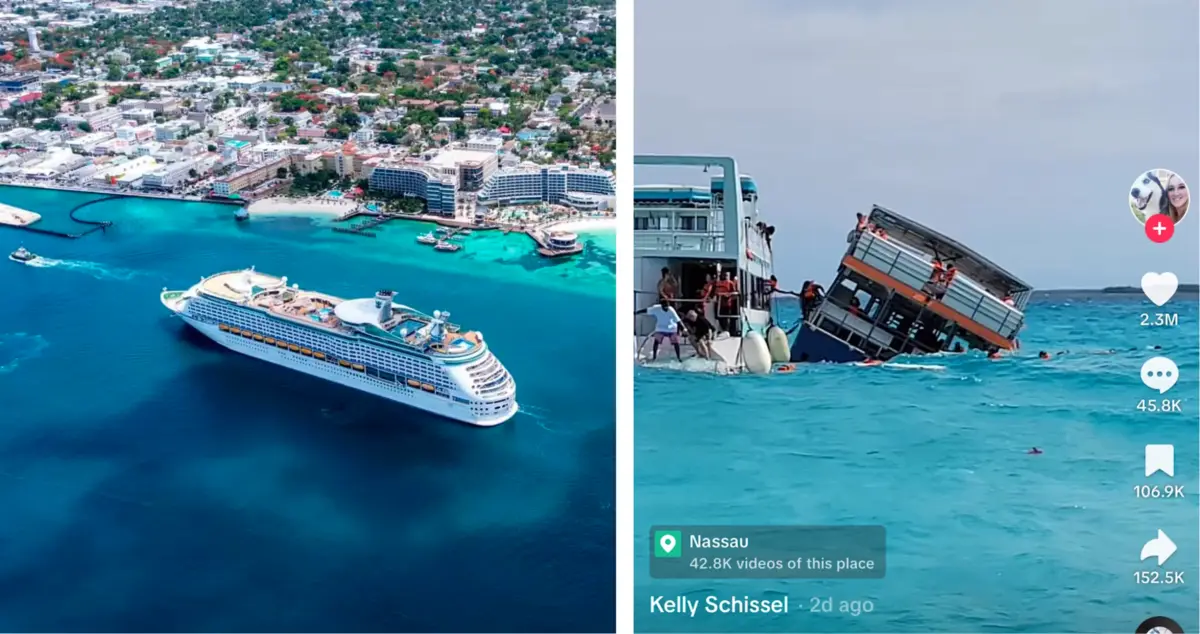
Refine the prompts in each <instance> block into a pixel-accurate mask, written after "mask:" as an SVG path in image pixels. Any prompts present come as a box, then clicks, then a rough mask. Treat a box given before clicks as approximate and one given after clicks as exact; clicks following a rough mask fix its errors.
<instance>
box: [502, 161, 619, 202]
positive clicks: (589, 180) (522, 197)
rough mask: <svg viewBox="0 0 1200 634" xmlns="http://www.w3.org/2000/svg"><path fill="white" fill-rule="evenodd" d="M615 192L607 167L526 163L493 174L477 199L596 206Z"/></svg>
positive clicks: (613, 182) (614, 194)
mask: <svg viewBox="0 0 1200 634" xmlns="http://www.w3.org/2000/svg"><path fill="white" fill-rule="evenodd" d="M616 194H617V188H616V183H615V181H614V180H613V175H612V173H611V172H608V171H606V170H601V169H584V168H578V167H575V166H573V165H569V164H562V165H533V164H529V163H526V164H524V165H521V166H518V167H516V168H511V169H502V170H500V171H498V172H496V173H495V174H493V175H492V177H491V178H489V179H488V181H487V184H486V185H485V186H484V187H483V190H482V191H481V192H479V202H480V203H482V204H496V205H506V204H529V203H539V202H543V203H550V204H554V205H570V206H577V205H578V206H581V207H580V208H583V209H597V208H600V206H601V205H604V204H606V203H604V202H603V201H605V200H607V199H608V198H611V197H614V196H616Z"/></svg>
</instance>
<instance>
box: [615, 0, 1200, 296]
mask: <svg viewBox="0 0 1200 634" xmlns="http://www.w3.org/2000/svg"><path fill="white" fill-rule="evenodd" d="M1198 23H1200V3H1196V2H1195V0H1138V1H1137V2H1130V1H1129V0H1054V1H1053V2H1045V1H1040V0H1013V1H1007V0H1005V1H1001V0H988V1H978V2H954V1H952V0H905V1H899V0H872V1H865V0H850V1H836V0H805V1H804V2H799V1H792V0H742V1H741V2H737V3H730V2H728V0H646V1H643V2H638V3H637V5H636V9H635V21H634V24H635V26H634V31H635V53H634V54H635V72H634V88H635V93H634V108H635V113H634V114H635V117H634V119H635V121H634V142H635V152H636V153H646V154H714V155H724V156H732V157H734V158H735V159H737V160H738V162H739V169H740V170H741V171H742V172H743V173H746V174H750V175H752V176H754V178H755V180H756V181H757V182H758V187H759V196H760V198H759V208H760V209H761V210H762V213H763V215H764V220H766V222H768V224H773V225H775V226H776V227H777V233H776V235H775V240H774V243H775V247H774V255H775V272H776V274H777V275H778V276H779V278H780V281H781V285H785V286H786V285H787V284H791V285H793V286H796V285H798V284H799V283H800V282H801V281H803V280H805V279H816V280H818V281H823V282H828V281H829V280H831V279H832V278H833V276H834V274H835V273H836V268H837V262H838V259H839V258H840V257H841V255H842V252H843V251H844V249H845V241H844V240H845V236H846V233H847V232H848V231H849V230H850V229H851V228H852V227H853V225H854V214H855V213H856V212H867V211H869V210H870V208H871V205H872V204H879V205H882V206H884V207H888V208H891V209H893V210H895V211H897V212H899V213H901V214H904V215H906V216H909V217H910V218H913V219H914V220H917V221H918V222H922V223H924V224H926V225H928V226H931V227H933V228H935V229H937V230H939V231H941V232H942V233H945V234H947V235H949V236H951V237H953V238H956V239H958V240H959V241H961V242H963V243H965V244H967V245H968V246H970V247H972V248H974V249H975V250H977V251H979V252H980V253H982V254H983V255H984V256H986V257H988V258H989V259H991V260H992V261H993V262H996V263H997V264H999V265H1000V266H1003V267H1004V268H1006V269H1008V270H1009V271H1010V272H1012V273H1014V274H1016V275H1017V276H1018V277H1020V278H1022V279H1024V280H1025V281H1027V282H1030V283H1031V284H1032V285H1033V286H1034V287H1035V288H1089V287H1100V286H1110V285H1118V284H1133V285H1136V284H1137V283H1138V280H1140V278H1141V276H1142V274H1143V273H1146V272H1148V271H1156V272H1162V271H1172V272H1174V273H1176V274H1177V275H1178V276H1179V278H1180V280H1181V281H1183V282H1196V281H1200V202H1193V205H1192V206H1193V208H1194V209H1193V210H1192V211H1191V212H1190V213H1189V214H1188V216H1187V217H1186V218H1185V219H1184V220H1183V221H1182V222H1181V223H1180V224H1179V226H1178V228H1177V231H1176V234H1175V237H1174V238H1173V239H1172V240H1171V241H1170V242H1168V243H1166V244H1155V243H1152V242H1151V241H1150V240H1149V239H1147V238H1146V236H1145V234H1144V230H1143V227H1142V225H1141V224H1140V223H1139V222H1137V221H1136V220H1135V219H1134V217H1133V215H1132V214H1131V213H1130V211H1129V203H1128V196H1129V189H1130V186H1131V185H1132V184H1133V181H1134V179H1135V178H1136V177H1138V176H1139V175H1140V174H1141V173H1142V172H1145V171H1146V170H1149V169H1156V168H1167V169H1171V170H1174V171H1176V172H1178V173H1180V174H1181V175H1182V176H1183V178H1184V180H1185V181H1187V183H1188V185H1189V186H1190V185H1192V184H1193V183H1195V184H1196V185H1198V186H1200V124H1198V113H1200V42H1198V36H1197V25H1198ZM707 176H709V175H706V174H703V173H700V172H698V171H692V170H683V171H682V172H677V171H672V170H671V169H665V168H655V167H638V168H636V169H635V181H636V182H637V183H638V184H647V183H688V184H703V183H705V182H706V180H705V178H706V177H707ZM1193 198H1195V194H1193Z"/></svg>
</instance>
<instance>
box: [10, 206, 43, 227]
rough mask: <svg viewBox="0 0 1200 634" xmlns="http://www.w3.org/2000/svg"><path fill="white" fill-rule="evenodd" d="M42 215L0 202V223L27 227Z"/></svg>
mask: <svg viewBox="0 0 1200 634" xmlns="http://www.w3.org/2000/svg"><path fill="white" fill-rule="evenodd" d="M41 219H42V217H41V216H40V215H38V214H35V213H33V212H32V211H26V210H24V209H21V208H20V207H13V206H11V205H4V204H0V224H6V225H11V226H15V227H28V226H29V225H31V224H33V223H35V222H37V221H39V220H41Z"/></svg>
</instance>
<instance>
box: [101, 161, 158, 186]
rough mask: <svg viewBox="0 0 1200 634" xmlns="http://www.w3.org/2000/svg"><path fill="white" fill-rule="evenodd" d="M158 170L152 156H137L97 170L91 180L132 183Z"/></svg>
mask: <svg viewBox="0 0 1200 634" xmlns="http://www.w3.org/2000/svg"><path fill="white" fill-rule="evenodd" d="M155 169H158V161H156V160H154V157H153V156H139V157H137V158H132V159H129V160H127V161H121V162H120V163H115V164H110V165H106V166H104V167H102V168H101V169H100V170H98V171H97V172H96V173H95V174H94V175H93V176H92V178H93V179H95V180H97V181H100V182H103V183H112V182H114V181H115V182H118V183H122V184H128V183H132V182H133V181H135V180H138V179H139V178H141V177H143V176H145V175H146V174H149V173H150V172H153V171H154V170H155Z"/></svg>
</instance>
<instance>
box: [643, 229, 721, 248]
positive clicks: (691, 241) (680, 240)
mask: <svg viewBox="0 0 1200 634" xmlns="http://www.w3.org/2000/svg"><path fill="white" fill-rule="evenodd" d="M633 248H634V249H635V250H647V251H683V252H691V253H723V252H724V251H725V232H723V231H711V230H709V231H690V230H686V229H638V230H636V231H634V232H633Z"/></svg>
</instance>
